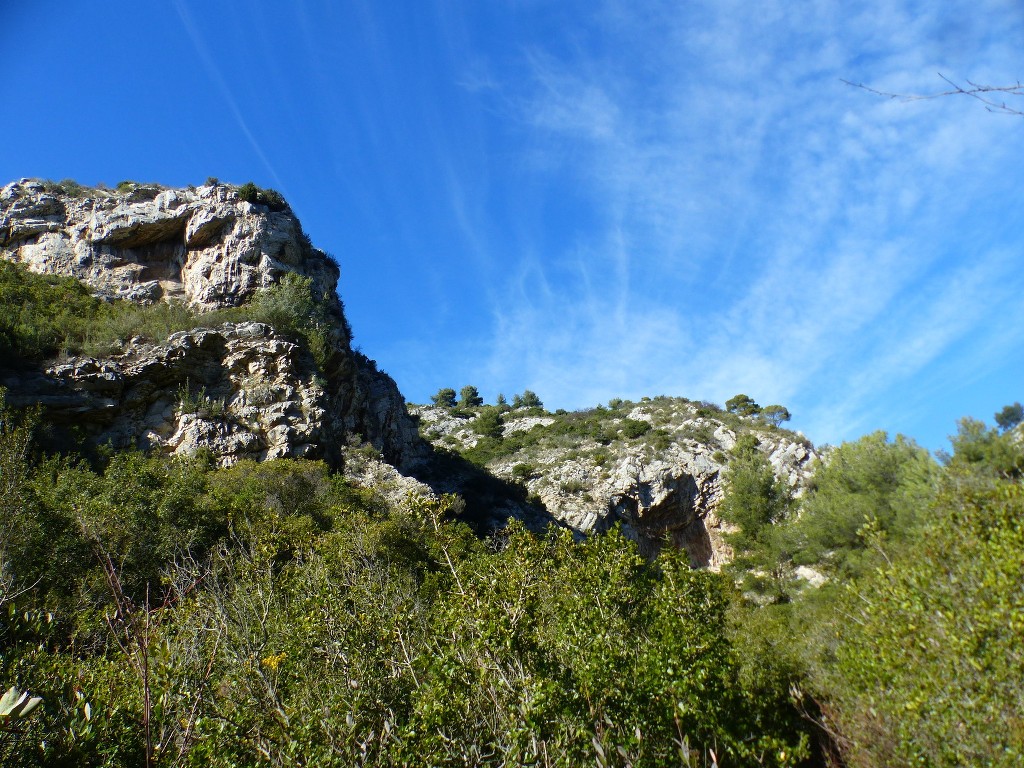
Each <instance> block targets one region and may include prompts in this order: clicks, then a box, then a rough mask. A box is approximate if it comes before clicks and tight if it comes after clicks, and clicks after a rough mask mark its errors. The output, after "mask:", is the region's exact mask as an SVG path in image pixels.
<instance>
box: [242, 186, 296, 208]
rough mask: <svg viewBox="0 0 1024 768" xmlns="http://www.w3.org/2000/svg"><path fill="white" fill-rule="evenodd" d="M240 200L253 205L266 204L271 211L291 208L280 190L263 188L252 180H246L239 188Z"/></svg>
mask: <svg viewBox="0 0 1024 768" xmlns="http://www.w3.org/2000/svg"><path fill="white" fill-rule="evenodd" d="M236 191H237V193H238V197H239V199H240V200H244V201H246V202H247V203H252V204H253V205H265V206H266V207H267V208H269V209H270V210H271V211H275V212H279V211H286V210H289V208H288V203H287V201H286V200H285V199H284V197H283V196H282V195H281V193H280V192H278V191H277V190H274V189H262V188H260V187H257V186H256V185H255V184H253V183H252V182H251V181H248V182H246V183H245V184H243V185H242V186H240V187H239V188H238V189H237V190H236Z"/></svg>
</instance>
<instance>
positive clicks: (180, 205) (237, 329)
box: [0, 180, 429, 469]
mask: <svg viewBox="0 0 1024 768" xmlns="http://www.w3.org/2000/svg"><path fill="white" fill-rule="evenodd" d="M125 186H126V187H127V188H125V189H120V190H119V191H116V192H115V191H110V190H83V189H80V188H77V187H76V188H75V189H74V194H69V193H67V191H66V190H64V189H62V187H61V185H54V184H52V183H47V182H37V181H30V180H22V181H20V182H16V183H14V184H9V185H7V186H6V187H4V188H3V189H2V191H0V257H3V258H6V259H8V260H11V261H16V262H19V263H21V264H23V265H25V266H26V267H28V268H29V269H30V270H32V271H35V272H39V273H44V274H55V275H62V276H67V277H75V278H78V279H79V280H81V281H83V282H84V283H85V284H86V285H88V286H89V287H90V289H91V290H92V291H93V292H94V293H95V294H97V295H99V296H102V297H105V298H107V299H123V300H129V301H133V302H139V303H144V304H145V303H152V302H156V301H161V300H163V301H181V302H184V303H187V304H188V305H190V306H191V307H192V308H193V309H195V310H198V311H200V312H202V311H205V310H213V309H219V308H223V307H233V306H239V305H242V304H244V303H246V302H247V301H249V300H250V299H252V298H253V296H254V294H255V293H256V291H258V290H259V289H261V288H267V287H270V286H272V285H274V284H276V283H277V282H278V281H280V279H281V276H282V275H284V274H286V273H289V272H293V273H297V274H299V275H302V276H305V277H309V278H310V279H311V281H312V288H313V292H314V295H317V296H320V297H322V300H323V301H324V302H326V303H327V304H328V310H329V311H328V312H327V317H329V318H331V323H332V326H333V327H332V329H331V334H330V335H331V338H332V339H333V341H334V343H335V345H336V348H335V351H334V353H333V355H332V356H331V359H330V362H329V368H328V369H327V370H320V369H318V367H317V365H316V364H315V363H314V361H313V359H312V357H311V356H310V354H309V353H308V352H305V351H304V350H303V349H302V348H301V347H300V346H299V345H297V344H295V343H293V342H292V341H289V340H287V339H286V338H284V337H282V336H280V335H279V334H278V333H277V332H275V330H274V329H273V328H271V327H270V326H268V325H264V324H261V323H255V322H241V323H224V324H220V325H217V326H216V327H212V328H197V329H195V330H190V331H182V332H179V333H176V334H173V335H171V336H170V337H169V338H167V339H166V340H162V341H159V342H158V343H153V342H150V341H147V340H145V339H142V338H136V339H132V340H131V341H129V342H127V343H126V344H124V345H123V346H122V348H121V349H120V350H119V351H118V352H117V353H116V354H112V355H110V356H109V357H104V358H92V357H78V358H72V359H69V360H66V361H64V362H62V363H60V364H52V365H49V366H48V367H45V370H40V371H25V370H23V369H10V368H7V369H5V368H4V365H3V361H0V385H3V386H4V387H6V389H7V390H8V399H9V400H10V401H11V402H12V403H14V404H28V403H40V404H42V405H43V406H44V408H45V409H46V411H47V415H48V420H49V421H51V422H54V423H57V424H67V425H73V426H74V427H75V429H76V432H77V433H79V434H84V436H85V437H86V438H87V439H88V440H89V441H91V442H93V443H97V444H102V443H109V444H111V445H112V446H113V447H114V448H125V447H132V446H135V447H139V448H143V449H158V450H165V451H168V452H170V453H175V454H181V453H194V452H196V451H198V450H200V449H205V450H208V451H210V452H211V453H212V454H213V456H214V457H215V458H216V459H217V460H218V461H219V462H220V463H221V464H223V465H228V464H232V463H234V462H236V461H238V460H239V459H243V458H253V459H270V458H277V457H309V458H323V459H325V460H327V461H328V462H330V463H331V464H332V465H335V466H340V465H341V464H342V461H343V450H342V446H344V445H346V444H348V443H351V442H352V440H353V439H355V440H357V441H365V442H366V443H368V444H370V445H372V446H373V447H374V449H375V450H377V451H379V452H380V453H381V454H382V455H383V457H384V458H385V459H386V460H387V461H389V462H391V464H393V465H394V466H396V467H399V468H403V469H404V468H407V467H410V466H414V465H415V464H416V463H417V462H418V461H420V460H422V459H423V457H424V456H426V455H427V454H429V447H428V446H427V445H426V444H425V443H424V442H423V441H422V440H421V439H420V437H419V435H418V432H417V429H416V425H415V423H414V422H413V421H412V419H410V417H409V416H408V414H407V413H406V411H405V402H404V400H403V398H402V396H401V394H400V393H399V391H398V388H397V386H396V385H395V383H394V381H392V380H391V379H390V378H389V377H388V376H387V375H385V374H383V373H381V372H379V371H378V370H377V369H376V366H375V365H374V364H373V362H372V361H370V360H368V359H367V358H365V357H364V356H363V355H361V354H359V353H357V352H353V351H352V349H351V348H350V346H349V334H348V325H347V323H346V321H345V318H344V315H343V312H342V307H341V303H340V301H339V300H338V298H337V294H336V292H335V291H336V288H337V281H338V277H339V270H338V267H337V265H336V264H335V263H334V261H333V260H332V259H330V258H329V257H328V256H326V255H325V254H324V253H323V252H321V251H319V250H317V249H315V248H313V247H312V245H311V244H310V243H309V240H308V238H307V237H306V235H305V234H304V233H303V231H302V227H301V225H300V224H299V221H298V219H296V218H295V216H294V215H293V214H292V213H291V211H290V210H289V209H288V208H287V206H286V205H283V209H282V210H270V208H268V207H267V206H264V205H256V204H253V203H250V202H246V201H245V200H243V199H241V198H240V197H239V193H238V189H237V188H235V187H231V186H228V185H223V184H216V185H209V186H203V187H198V188H189V189H163V188H159V187H154V186H142V185H125Z"/></svg>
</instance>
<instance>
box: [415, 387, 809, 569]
mask: <svg viewBox="0 0 1024 768" xmlns="http://www.w3.org/2000/svg"><path fill="white" fill-rule="evenodd" d="M702 410H706V409H701V408H700V406H699V405H697V404H693V403H690V402H688V401H686V400H683V399H677V398H657V399H656V400H654V401H650V402H649V403H647V404H641V405H638V406H636V407H633V408H631V409H629V410H623V411H619V412H616V411H611V410H607V409H603V410H600V411H597V410H595V411H592V412H591V416H590V419H591V421H594V420H595V419H596V420H598V421H600V423H601V424H602V427H601V430H600V432H601V434H600V436H599V437H597V438H594V437H583V438H579V437H575V436H573V437H572V438H571V439H566V438H565V437H564V434H565V430H564V429H563V430H559V429H558V428H557V427H558V423H559V419H560V418H563V419H564V418H565V417H559V416H557V415H555V416H536V415H532V414H531V415H527V412H525V411H524V412H523V413H522V415H520V414H519V413H517V412H516V411H511V412H508V413H506V414H505V416H504V419H505V424H504V427H503V430H504V435H505V437H506V439H507V438H509V437H510V436H513V435H519V437H518V438H517V442H515V443H514V444H516V445H519V446H520V447H517V448H515V449H513V450H512V451H510V452H509V453H507V454H506V455H502V456H500V458H496V459H494V460H492V461H490V462H489V463H488V465H487V466H488V469H489V470H490V471H491V472H493V473H494V474H495V475H497V476H499V477H502V478H506V479H508V480H514V481H517V482H520V483H522V484H523V485H524V486H525V489H526V491H527V492H528V494H529V495H530V496H531V497H532V498H534V499H535V500H537V501H539V502H540V503H542V504H543V506H544V507H545V508H546V509H547V511H548V512H549V513H550V514H551V515H552V516H553V517H554V518H555V519H556V520H559V521H560V522H562V523H563V524H565V525H567V526H569V527H570V528H572V529H574V530H576V531H579V532H580V533H590V532H597V531H602V530H606V529H607V528H609V527H611V526H612V525H614V524H616V523H621V524H622V525H623V528H624V530H625V531H626V533H627V534H628V535H630V536H632V537H633V538H635V539H636V540H637V541H638V542H639V543H640V545H641V547H642V548H643V549H644V550H645V551H647V552H648V553H654V552H656V551H657V550H658V549H659V548H660V547H662V546H666V545H670V546H676V547H681V548H683V549H685V550H686V551H687V552H688V554H689V555H690V560H691V562H692V563H693V564H694V565H695V566H701V567H711V568H718V567H719V566H721V565H723V564H724V563H726V562H728V561H729V560H731V559H732V551H731V548H730V547H729V545H728V543H727V541H726V538H725V536H724V534H726V533H728V532H729V531H730V530H733V529H732V528H731V527H730V526H729V524H727V523H725V522H724V521H722V520H721V519H719V517H718V515H717V512H716V510H717V506H718V503H719V501H721V498H722V494H723V476H724V473H725V471H726V468H727V466H728V461H729V455H728V452H729V451H730V450H731V449H732V448H733V447H734V446H735V445H736V440H737V436H738V434H739V433H741V432H744V431H747V432H749V431H756V433H757V436H758V440H759V446H758V449H759V450H760V451H761V452H762V453H763V454H764V455H765V458H766V459H767V460H768V462H769V463H770V464H771V466H772V469H773V471H774V473H775V475H776V477H777V478H779V479H780V480H782V481H783V482H785V483H786V484H787V485H789V486H790V487H791V488H792V489H793V492H794V493H795V494H799V493H801V492H802V489H803V488H804V487H805V486H806V483H807V481H808V480H809V479H810V475H811V472H812V471H813V466H814V463H815V462H816V455H815V453H814V451H813V449H811V447H810V446H809V444H807V443H806V441H804V440H802V439H801V438H800V437H799V436H798V435H795V434H793V433H791V432H787V431H785V430H778V429H770V428H767V427H765V426H764V425H762V424H758V423H756V422H753V421H749V420H748V421H747V422H746V423H744V420H742V419H739V418H738V417H732V419H731V421H732V422H735V423H732V424H726V423H725V422H724V421H722V420H719V419H716V418H713V417H710V416H707V415H700V414H701V411H702ZM413 411H414V413H416V414H417V415H418V416H419V418H420V420H421V428H422V430H423V432H424V433H425V434H426V436H427V437H428V438H429V439H431V440H432V441H433V442H434V443H435V444H436V445H438V446H447V447H453V446H454V447H459V448H469V447H472V446H474V445H476V444H477V443H478V441H479V440H481V439H482V438H481V437H480V435H478V434H476V433H475V432H474V431H473V429H472V416H471V415H462V416H460V415H458V413H455V414H453V412H452V411H450V410H447V409H443V408H433V407H420V408H414V409H413ZM570 416H571V415H570ZM638 422H646V423H647V424H650V425H651V426H650V427H649V428H647V429H646V431H643V428H641V429H639V430H635V431H634V432H632V433H630V432H629V431H628V427H629V426H630V425H632V426H634V427H635V426H637V423H638ZM531 430H537V431H536V432H535V433H533V434H531ZM524 432H525V433H526V434H527V435H528V436H529V438H528V439H525V440H524V439H523V437H522V433H524ZM637 433H639V434H637ZM630 434H637V436H636V437H630V436H629V435H630ZM507 442H510V443H512V442H513V441H510V440H507Z"/></svg>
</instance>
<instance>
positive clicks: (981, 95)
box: [840, 72, 1024, 117]
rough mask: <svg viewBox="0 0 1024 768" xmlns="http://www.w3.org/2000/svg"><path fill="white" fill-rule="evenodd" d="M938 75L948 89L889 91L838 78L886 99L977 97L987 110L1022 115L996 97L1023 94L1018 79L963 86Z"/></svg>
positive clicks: (970, 82)
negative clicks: (905, 91) (999, 83)
mask: <svg viewBox="0 0 1024 768" xmlns="http://www.w3.org/2000/svg"><path fill="white" fill-rule="evenodd" d="M938 75H939V77H940V78H942V80H944V81H945V82H946V83H948V84H949V85H951V86H952V88H951V89H950V90H947V91H937V92H935V93H890V92H889V91H880V90H878V89H877V88H872V87H871V86H869V85H865V84H864V83H854V82H851V81H850V80H842V79H840V80H841V82H843V83H845V84H846V85H849V86H852V87H854V88H860V89H861V90H863V91H867V92H868V93H872V94H874V95H876V96H884V97H885V98H887V99H896V100H897V101H928V100H931V99H939V98H943V97H945V96H970V97H971V98H972V99H977V100H978V101H980V102H981V103H982V104H984V105H985V109H987V110H988V111H989V112H994V113H996V114H1000V115H1013V116H1015V117H1024V110H1020V109H1015V108H1014V107H1012V106H1010V105H1009V104H1007V103H1006V102H1005V101H1003V100H1001V99H999V98H998V97H997V94H1002V95H1004V96H1024V83H1021V82H1020V81H1019V80H1018V81H1017V82H1016V83H1015V84H1013V85H981V84H979V83H975V82H972V81H970V80H967V81H966V82H967V87H966V88H965V87H963V86H961V85H960V84H959V83H956V82H955V81H953V80H951V79H950V78H948V77H946V76H945V75H944V74H942V73H941V72H939V73H938Z"/></svg>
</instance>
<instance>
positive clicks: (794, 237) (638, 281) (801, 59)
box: [0, 0, 1024, 449]
mask: <svg viewBox="0 0 1024 768" xmlns="http://www.w3.org/2000/svg"><path fill="white" fill-rule="evenodd" d="M1022 40H1024V6H1022V5H1021V4H1020V2H1019V0H1012V1H1010V2H1004V1H1002V0H972V2H969V3H968V2H959V1H958V0H951V1H949V2H938V3H936V2H903V1H901V0H889V1H880V0H867V1H866V2H860V3H849V2H842V0H814V1H808V2H793V1H792V0H787V1H786V2H781V1H780V2H775V1H773V0H763V1H762V2H757V3H751V2H738V1H735V0H732V1H730V0H692V1H691V2H678V1H677V2H659V1H658V0H650V1H644V0H621V1H619V0H608V1H602V0H587V1H586V2H575V1H572V0H567V1H566V2H555V1H554V0H552V1H549V2H545V1H543V0H486V1H485V0H464V1H463V2H455V1H454V0H452V1H449V2H444V1H442V0H433V1H431V0H415V1H413V0H393V1H391V0H389V2H383V1H382V2H370V1H369V0H355V1H352V2H345V1H344V0H339V1H338V2H327V1H323V2H317V1H315V0H306V1H300V2H281V0H278V1H277V2H274V3H269V2H263V0H248V1H247V2H244V3H243V2H225V1H223V0H204V1H203V2H199V1H198V0H169V1H168V2H158V3H148V2H144V3H139V2H121V1H120V0H110V1H108V2H105V3H102V4H96V3H86V2H76V1H74V0H64V1H63V2H60V1H57V0H53V1H51V2H39V3H17V4H16V3H13V2H12V3H4V4H3V5H2V7H0V42H2V44H3V50H4V53H5V56H4V79H3V83H4V88H3V95H4V102H5V106H4V110H3V112H4V117H3V120H2V122H0V177H3V179H5V180H11V179H16V178H20V177H23V176H35V177H44V178H52V179H55V180H56V179H63V178H74V179H77V180H78V181H80V182H82V183H85V184H95V183H97V182H104V183H107V184H110V185H113V184H116V183H117V182H119V181H121V180H123V179H134V180H140V181H159V182H161V183H163V184H168V185H186V184H199V183H202V182H203V181H204V180H205V179H206V178H207V177H208V176H216V177H219V178H220V179H222V180H224V181H231V182H235V183H242V182H245V181H249V180H253V181H255V182H256V183H257V184H259V185H261V186H266V187H273V188H276V189H278V190H280V191H281V192H283V193H284V194H285V195H286V196H287V198H288V199H289V201H290V202H291V203H292V206H293V208H294V210H295V211H296V212H297V214H298V215H299V216H300V218H301V219H302V221H303V224H304V225H305V227H306V229H307V230H308V231H309V233H310V235H311V236H312V238H313V241H314V242H315V243H316V244H317V245H319V246H320V247H321V248H323V249H325V250H327V251H330V252H331V253H333V254H334V255H335V256H336V257H337V258H338V259H339V261H340V262H341V265H342V279H341V283H340V293H341V296H342V298H343V299H344V301H345V303H346V306H347V309H348V313H349V316H350V320H351V323H352V325H353V328H354V331H355V341H356V344H357V345H359V346H360V347H361V348H362V350H363V351H364V352H365V353H366V354H368V355H369V356H370V357H373V358H375V359H376V360H377V361H378V363H379V364H380V366H381V367H382V368H383V369H384V370H386V371H388V372H389V373H390V374H391V375H392V376H393V377H394V378H395V379H396V380H397V382H398V384H399V386H400V387H401V389H402V391H403V393H404V394H405V395H406V397H407V398H408V399H409V400H411V401H419V402H422V401H425V400H427V399H428V397H429V395H430V394H432V393H433V392H435V391H436V390H437V389H438V388H439V387H442V386H452V387H455V388H456V389H457V388H459V387H460V386H462V385H463V384H467V383H472V384H475V385H476V386H478V387H479V388H480V390H481V392H482V393H483V394H484V396H485V397H486V398H487V399H488V400H491V399H493V398H494V397H495V396H496V395H497V394H498V392H503V393H504V394H506V395H507V396H511V395H512V394H513V393H516V392H521V391H523V390H524V389H532V390H534V391H536V392H537V393H538V394H539V395H540V396H541V398H542V399H543V400H544V401H545V404H546V405H547V406H548V407H549V408H558V407H563V408H568V409H573V408H580V407H586V406H591V405H594V404H597V403H599V402H605V401H607V400H608V399H609V398H612V397H624V398H631V399H639V398H640V397H641V396H643V395H658V394H669V395H682V396H686V397H690V398H693V399H709V400H714V401H717V402H720V403H721V402H723V401H724V400H726V399H727V398H729V397H730V396H732V395H734V394H736V393H739V392H744V393H746V394H749V395H751V396H752V397H754V398H755V399H756V400H758V401H759V402H761V403H762V404H767V403H782V404H784V405H786V406H787V407H788V408H789V409H790V411H791V412H792V413H793V421H792V423H791V425H792V426H793V427H794V428H796V429H801V430H803V431H804V432H805V433H806V434H807V435H808V436H809V437H810V438H811V439H812V440H814V441H815V442H817V443H824V442H832V443H836V442H840V441H842V440H845V439H852V438H856V437H858V436H860V435H862V434H864V433H866V432H869V431H872V430H875V429H885V430H888V431H889V432H891V433H895V432H902V433H904V434H907V435H910V436H911V437H914V438H916V439H917V440H918V441H919V442H921V443H922V444H924V445H926V446H927V447H929V448H933V449H935V448H940V447H942V446H943V445H944V444H945V436H946V435H948V434H950V433H951V432H953V431H954V429H955V421H956V419H957V418H959V417H961V416H965V415H973V416H977V417H981V418H985V419H989V420H991V417H992V413H993V412H994V411H996V410H997V409H998V408H1000V407H1001V406H1002V405H1004V404H1006V403H1008V402H1012V401H1014V400H1022V399H1024V392H1022V386H1021V385H1022V372H1024V302H1022V301H1021V296H1022V288H1024V269H1022V266H1024V252H1022V246H1024V241H1022V232H1024V206H1022V202H1024V195H1022V193H1021V191H1020V190H1021V179H1022V177H1024V173H1022V171H1024V151H1022V149H1024V119H1022V118H1014V117H1007V116H1000V115H993V114H990V113H988V112H986V111H985V110H984V109H983V108H982V107H981V106H980V105H978V104H976V103H972V102H971V100H969V99H963V98H957V99H951V98H946V99H937V100H932V101H918V102H913V103H899V102H894V101H889V100H885V99H882V98H878V97H875V96H872V95H870V94H868V93H866V92H864V91H860V90H857V89H855V88H851V87H849V86H846V85H843V84H842V83H841V82H840V79H841V78H845V79H848V80H854V81H860V82H866V83H869V84H871V85H872V86H874V87H877V88H880V89H883V90H888V91H899V92H931V91H935V90H941V89H942V87H943V85H944V84H943V83H942V82H941V80H939V78H938V74H937V73H939V72H941V73H943V74H945V75H947V76H949V77H952V78H956V79H959V80H967V79H971V80H973V81H975V82H983V83H994V84H1005V83H1011V82H1015V81H1017V80H1018V79H1024V45H1022V43H1021V41H1022ZM1020 100H1021V101H1024V98H1021V99H1020ZM1022 106H1024V105H1022Z"/></svg>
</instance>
